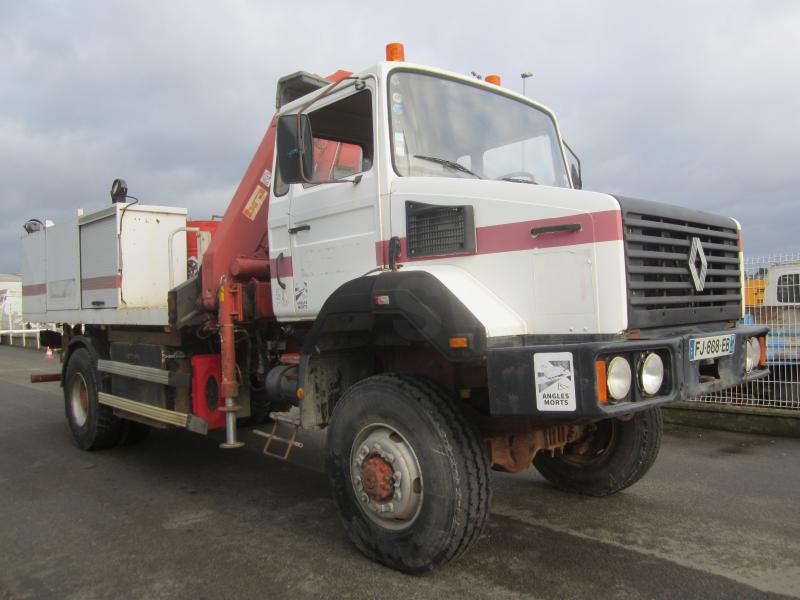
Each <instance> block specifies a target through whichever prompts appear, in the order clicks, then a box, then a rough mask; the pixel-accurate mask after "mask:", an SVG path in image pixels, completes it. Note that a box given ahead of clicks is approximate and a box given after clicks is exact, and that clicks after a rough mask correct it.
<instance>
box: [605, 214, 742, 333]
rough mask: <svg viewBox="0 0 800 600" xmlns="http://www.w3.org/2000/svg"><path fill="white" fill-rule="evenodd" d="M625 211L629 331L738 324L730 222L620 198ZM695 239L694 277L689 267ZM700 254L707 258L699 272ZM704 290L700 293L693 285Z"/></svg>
mask: <svg viewBox="0 0 800 600" xmlns="http://www.w3.org/2000/svg"><path fill="white" fill-rule="evenodd" d="M619 200H620V204H621V205H622V208H623V226H624V239H625V257H626V267H627V277H628V324H629V327H631V328H646V327H657V326H666V325H680V324H691V323H699V322H710V321H723V320H730V319H738V318H739V317H740V316H741V302H742V297H741V273H740V267H739V243H738V237H739V236H738V232H737V230H736V226H735V224H734V222H733V221H732V220H730V219H724V218H721V217H717V216H715V215H708V214H705V213H701V212H698V211H690V210H688V209H680V208H677V207H670V206H668V205H661V204H656V203H647V202H644V201H634V200H631V199H619ZM694 238H697V240H698V241H699V245H700V247H701V248H702V251H700V250H699V249H696V254H697V255H696V257H695V260H694V264H695V275H696V276H697V284H696V282H695V279H694V277H693V275H692V269H691V267H690V265H689V261H690V257H691V254H692V245H693V243H694V245H695V246H697V242H694ZM700 254H703V255H704V256H705V258H706V266H705V270H704V269H703V268H702V261H701V258H700ZM698 284H699V285H700V287H702V289H701V290H700V291H698V289H697V285H698Z"/></svg>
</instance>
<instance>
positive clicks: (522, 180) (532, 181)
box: [498, 177, 539, 185]
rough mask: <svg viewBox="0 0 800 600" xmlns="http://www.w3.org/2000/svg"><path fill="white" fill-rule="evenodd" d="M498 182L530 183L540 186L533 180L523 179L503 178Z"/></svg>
mask: <svg viewBox="0 0 800 600" xmlns="http://www.w3.org/2000/svg"><path fill="white" fill-rule="evenodd" d="M498 181H513V182H514V183H530V184H532V185H539V184H538V183H536V182H535V181H534V180H533V179H522V178H521V177H501V178H500V179H499V180H498Z"/></svg>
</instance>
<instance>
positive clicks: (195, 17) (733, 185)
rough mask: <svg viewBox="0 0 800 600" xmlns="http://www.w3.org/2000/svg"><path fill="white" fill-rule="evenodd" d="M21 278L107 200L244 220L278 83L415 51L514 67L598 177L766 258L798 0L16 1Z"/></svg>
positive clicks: (781, 187) (1, 123)
mask: <svg viewBox="0 0 800 600" xmlns="http://www.w3.org/2000/svg"><path fill="white" fill-rule="evenodd" d="M0 12H1V13H2V18H0V56H3V57H4V60H3V61H2V62H0V223H2V227H1V228H0V272H4V271H5V272H8V271H11V272H13V271H17V270H18V269H19V253H18V249H17V246H18V233H17V232H21V229H20V225H21V224H22V223H23V222H24V221H25V220H26V219H27V218H28V217H32V216H36V217H39V218H42V217H48V218H53V219H59V218H64V217H65V216H68V215H73V214H74V211H75V210H76V209H77V208H78V207H79V206H83V207H85V208H91V207H92V206H98V205H102V204H105V203H106V202H107V201H108V196H107V190H108V187H109V185H110V182H111V180H112V179H114V178H115V177H120V176H122V177H125V178H126V179H127V180H128V183H129V185H130V187H131V193H132V194H134V195H136V196H138V197H140V198H141V199H142V201H143V202H148V203H163V204H170V205H177V206H186V207H188V208H189V209H190V212H191V213H192V214H193V215H194V216H196V217H207V216H210V215H211V214H220V213H222V212H223V211H224V209H225V207H226V205H227V203H228V201H229V199H230V197H231V194H232V192H233V190H234V189H235V187H236V185H237V184H238V182H239V179H240V177H241V175H242V173H243V172H244V170H245V168H246V167H247V164H248V162H249V160H250V157H251V155H252V152H253V151H254V150H255V148H256V146H257V145H258V142H259V141H260V139H261V137H262V135H263V133H264V130H265V128H266V125H267V123H268V122H269V119H270V117H271V113H272V111H273V108H274V105H273V103H274V90H275V83H276V81H277V79H278V77H280V76H281V75H283V74H285V73H289V72H293V71H296V70H299V69H304V70H309V71H313V72H318V73H320V74H322V75H326V74H328V73H330V72H332V71H335V70H336V69H338V68H347V69H351V70H357V69H360V68H363V67H366V66H368V65H369V64H371V63H374V62H376V61H378V60H381V59H382V55H383V46H384V44H385V43H386V42H389V41H395V40H399V41H403V42H405V44H406V53H407V58H409V60H412V61H416V62H420V63H424V64H431V65H434V66H439V67H442V68H446V69H452V70H455V71H458V72H463V73H468V72H469V71H471V70H473V69H474V70H476V71H478V72H481V73H484V74H487V73H492V72H498V73H500V74H501V75H503V78H504V84H505V85H507V86H508V87H512V88H514V89H516V90H519V89H520V88H521V83H520V80H519V73H520V72H522V71H528V70H530V71H533V72H534V77H533V79H531V80H529V84H528V92H529V95H530V96H532V97H535V98H536V99H538V100H540V101H542V102H543V103H544V104H546V105H548V106H550V107H551V108H553V109H554V110H555V111H556V113H557V114H558V115H559V119H560V123H561V127H562V130H563V132H564V135H565V136H566V137H567V139H568V140H570V142H571V143H572V145H573V146H574V147H575V148H576V149H577V150H578V151H579V153H580V154H581V158H582V160H583V163H584V169H585V182H586V185H587V187H589V188H592V189H599V190H603V191H612V192H621V193H625V194H628V195H633V196H639V197H647V198H652V199H656V200H662V201H667V202H676V203H680V204H685V205H690V206H697V207H699V208H703V209H706V210H711V211H717V212H723V213H726V214H731V215H732V216H735V217H737V218H738V219H739V220H740V221H741V222H742V223H743V225H744V227H745V228H746V244H747V248H748V251H750V252H753V253H766V252H778V251H783V250H787V249H796V248H797V246H798V243H797V240H796V236H795V234H794V231H793V229H794V227H793V223H792V221H793V219H794V218H795V216H796V215H797V208H798V200H799V199H800V173H799V172H798V170H797V168H796V167H795V164H796V163H797V159H796V157H797V156H800V117H799V116H798V111H797V106H800V82H798V79H797V73H798V72H800V68H798V67H800V64H798V62H800V59H798V57H800V43H798V41H797V38H796V34H795V32H796V31H798V30H800V6H798V4H797V3H796V2H792V1H787V2H780V1H772V2H755V1H752V2H751V1H740V2H726V3H716V2H715V3H712V2H688V1H683V2H680V1H679V2H648V3H634V2H602V3H599V2H588V1H586V2H578V1H565V2H558V3H547V4H546V3H523V2H519V3H512V2H505V3H498V4H493V5H489V4H484V5H481V7H477V5H476V7H471V6H470V5H468V4H467V3H464V2H447V3H430V2H428V3H424V2H404V3H403V4H402V6H393V5H384V4H369V3H367V4H365V3H355V2H354V3H332V2H303V3H302V4H300V3H283V2H282V3H276V2H273V3H264V2H256V1H250V2H248V1H244V0H242V1H239V2H227V3H217V2H200V1H189V0H183V1H176V2H169V3H162V4H160V5H155V4H153V3H150V2H101V1H99V0H98V1H88V0H87V1H76V2H70V3H55V2H44V1H38V2H37V1H28V2H12V1H10V0H9V1H5V2H2V1H0Z"/></svg>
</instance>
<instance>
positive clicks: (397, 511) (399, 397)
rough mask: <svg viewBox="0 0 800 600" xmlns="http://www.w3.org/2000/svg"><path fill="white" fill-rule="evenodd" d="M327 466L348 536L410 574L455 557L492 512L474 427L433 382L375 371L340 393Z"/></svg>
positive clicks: (483, 459)
mask: <svg viewBox="0 0 800 600" xmlns="http://www.w3.org/2000/svg"><path fill="white" fill-rule="evenodd" d="M326 467H327V472H328V477H329V478H330V482H331V486H332V488H333V496H334V500H335V501H336V504H337V506H338V508H339V511H340V513H341V516H342V521H343V523H344V526H345V529H346V530H347V535H348V536H349V538H350V539H351V540H352V541H353V543H354V544H355V545H356V547H358V549H359V550H361V552H363V553H364V554H365V555H366V556H367V557H369V558H371V559H372V560H375V561H377V562H380V563H383V564H385V565H387V566H389V567H391V568H394V569H398V570H401V571H405V572H409V573H419V572H424V571H429V570H431V569H433V568H434V567H436V566H438V565H441V564H443V563H446V562H447V561H449V560H452V559H454V558H456V557H458V556H459V555H460V554H461V553H463V552H464V551H465V550H466V549H467V547H468V546H469V545H470V544H472V542H474V541H475V540H476V539H477V538H478V536H479V535H480V533H481V531H482V530H483V527H484V525H485V524H486V521H487V518H488V515H489V503H490V497H491V491H490V487H489V462H488V459H487V456H486V451H485V449H484V447H483V445H482V444H481V442H480V437H479V435H478V432H477V430H476V429H475V428H474V427H473V426H472V425H471V424H470V423H469V422H468V421H467V420H466V418H465V417H464V415H463V414H462V412H461V411H460V410H459V408H458V406H457V405H456V402H455V400H454V399H453V398H452V397H451V396H450V395H449V394H448V393H447V392H445V391H444V390H442V389H441V388H439V387H438V386H436V385H435V384H433V383H431V382H429V381H426V380H421V379H416V378H413V377H408V376H399V375H378V376H375V377H370V378H368V379H365V380H363V381H361V382H359V383H357V384H356V385H354V386H353V387H351V388H350V389H349V390H348V391H347V392H346V393H345V394H344V396H342V398H341V400H340V401H339V403H338V404H337V405H336V408H335V410H334V413H333V417H332V419H331V424H330V427H329V431H328V456H327V464H326Z"/></svg>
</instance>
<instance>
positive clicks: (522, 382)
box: [23, 45, 767, 572]
mask: <svg viewBox="0 0 800 600" xmlns="http://www.w3.org/2000/svg"><path fill="white" fill-rule="evenodd" d="M402 54H403V52H402V48H401V47H399V46H398V45H390V46H389V47H387V60H386V61H385V62H380V63H378V64H376V65H374V66H372V67H370V68H368V69H365V70H363V71H361V72H359V73H357V74H351V73H348V72H344V71H339V72H337V73H334V74H333V75H332V76H330V77H328V78H326V79H322V78H320V77H318V76H314V75H310V74H308V73H295V74H293V75H289V76H287V77H284V78H283V79H281V80H280V82H279V84H278V94H277V108H278V110H277V114H276V115H275V117H274V119H273V120H272V122H271V124H270V126H269V128H268V130H267V133H266V135H265V136H264V139H263V141H262V143H261V145H260V146H259V148H258V150H257V152H256V154H255V156H254V158H253V160H252V162H251V164H250V166H249V168H248V169H247V172H246V173H245V175H244V178H243V179H242V182H241V184H240V186H239V188H238V190H237V191H236V193H235V195H234V197H233V199H232V201H231V203H230V206H229V207H228V210H227V212H226V214H225V218H224V219H223V221H222V222H221V223H219V224H218V228H217V229H216V231H215V233H214V237H213V240H212V241H211V245H210V247H209V248H208V250H207V251H206V252H205V254H204V255H203V257H202V260H201V261H200V262H201V266H200V272H199V274H197V275H195V276H192V277H189V278H187V275H186V268H185V260H186V256H185V254H186V244H187V240H186V238H187V236H188V237H189V238H191V236H193V235H195V234H196V229H198V228H197V227H195V226H193V225H192V224H189V225H188V226H187V223H186V220H185V219H186V214H185V211H183V210H179V209H174V208H168V207H153V206H140V205H138V204H135V203H132V202H128V200H129V199H130V197H129V196H128V194H127V188H126V186H125V184H124V182H122V181H120V180H117V181H116V182H115V184H114V187H113V189H112V197H113V200H114V203H113V204H112V205H111V206H109V207H106V208H103V209H101V210H99V211H95V212H91V213H84V214H82V215H81V216H79V217H78V218H77V219H76V220H75V221H73V222H72V223H61V224H56V225H53V226H51V227H47V226H45V225H43V224H42V222H41V221H35V220H33V221H30V222H29V223H28V224H26V231H27V232H28V233H27V234H26V235H25V236H24V238H23V248H24V254H25V273H24V281H23V283H24V302H25V307H24V309H25V313H26V318H27V319H29V320H37V321H44V322H57V323H62V324H64V328H63V335H61V336H56V337H53V336H52V334H51V335H50V336H49V339H47V340H43V341H44V342H45V343H49V344H50V345H53V344H57V345H60V347H61V349H62V360H63V370H62V372H61V373H60V374H58V378H59V379H60V380H61V381H62V383H63V387H64V398H65V407H66V415H67V420H68V422H69V425H70V429H71V431H72V434H73V436H74V438H75V441H76V443H77V445H78V446H80V447H81V448H84V449H87V450H90V449H96V448H107V447H110V446H114V445H116V444H120V443H130V442H132V441H135V440H137V439H140V438H141V437H143V436H144V435H145V434H146V433H147V431H148V430H149V428H151V427H175V426H177V427H185V428H188V429H190V430H193V431H197V432H199V433H207V432H208V431H211V430H215V429H224V430H225V441H224V442H223V443H222V444H221V445H222V446H223V447H225V448H236V447H238V446H240V445H241V442H240V441H239V439H238V435H237V429H238V428H239V427H241V426H243V425H244V424H245V423H251V424H252V423H257V422H264V420H265V418H266V417H267V416H269V417H270V418H271V422H272V424H271V429H269V430H266V431H261V430H259V432H260V433H262V435H264V436H265V437H266V438H267V439H266V446H265V452H267V453H268V454H274V455H278V456H279V457H282V458H285V457H286V456H288V453H289V452H290V451H291V450H292V449H293V448H297V447H299V446H300V445H301V444H300V442H298V440H297V437H296V434H297V430H298V429H299V428H312V429H319V428H327V473H328V476H329V478H330V482H331V487H332V491H333V496H334V500H335V502H336V504H337V505H338V508H339V509H340V512H341V516H342V521H343V523H344V526H345V529H346V531H347V534H348V536H349V537H350V539H351V540H352V541H353V542H354V544H355V545H356V546H357V547H358V548H359V549H360V550H361V551H362V552H363V553H364V554H366V555H367V556H369V557H370V558H372V559H374V560H377V561H380V562H382V563H384V564H386V565H388V566H390V567H393V568H396V569H400V570H403V571H407V572H421V571H426V570H430V569H431V568H433V567H435V566H437V565H441V564H443V563H446V562H447V561H449V560H451V559H453V558H455V557H457V556H458V555H460V554H461V553H462V552H464V551H465V550H466V549H467V548H468V547H469V546H470V544H472V542H474V541H475V540H476V539H477V538H478V537H479V536H480V533H481V531H482V530H483V528H484V525H485V524H486V521H487V518H488V515H489V510H490V499H491V490H490V477H489V470H490V469H492V468H494V469H499V470H504V471H509V472H522V471H525V470H526V469H528V468H529V467H530V466H531V465H533V466H534V467H535V468H536V469H538V470H539V472H540V473H541V474H542V475H544V477H545V478H547V479H548V480H549V481H551V482H552V483H553V484H554V485H556V486H558V487H559V488H562V489H564V490H567V491H570V492H577V493H581V494H589V495H595V496H604V495H608V494H613V493H615V492H618V491H619V490H622V489H624V488H626V487H627V486H630V485H631V484H633V483H634V482H636V481H637V480H638V479H639V478H641V477H642V476H643V475H644V474H645V473H646V472H647V470H648V469H649V468H650V467H651V465H652V464H653V462H654V460H655V458H656V455H657V453H658V451H659V446H660V441H661V434H662V420H661V416H660V413H659V407H660V406H663V405H664V404H667V403H669V402H672V401H675V400H680V399H686V398H688V397H691V396H695V395H698V394H703V393H708V392H712V391H715V390H720V389H723V388H726V387H729V386H733V385H737V384H740V383H742V382H744V381H750V380H753V379H756V378H758V377H760V376H762V375H764V374H765V373H766V369H765V368H764V367H765V358H764V355H763V352H762V348H763V347H764V336H765V335H766V332H767V329H766V327H764V326H755V325H754V326H742V325H740V324H739V322H738V321H739V319H740V318H741V316H742V296H743V288H742V286H743V275H742V256H741V242H740V235H741V232H740V230H739V225H738V224H737V222H736V221H734V220H733V219H730V218H727V217H720V216H716V215H711V214H706V213H703V212H699V211H696V210H690V209H687V208H680V207H678V206H672V205H666V204H657V203H653V202H647V201H643V200H635V199H631V198H624V197H615V196H612V195H609V194H604V193H599V192H592V191H586V190H581V181H580V163H579V161H578V159H577V157H576V156H575V155H574V154H572V152H571V151H570V150H569V147H568V146H567V145H566V144H565V143H564V142H563V140H562V137H561V133H560V131H559V128H558V124H557V121H556V118H555V116H554V115H553V113H552V112H551V111H550V110H548V109H547V108H545V107H544V106H542V105H540V104H538V103H536V102H534V101H532V100H530V99H528V98H527V97H524V96H522V95H520V94H517V93H515V92H513V91H511V90H509V89H506V88H503V87H502V86H500V85H499V83H498V80H497V79H494V78H492V79H489V78H487V81H482V80H477V79H474V78H469V77H465V76H462V75H459V74H456V73H450V72H446V71H442V70H438V69H435V68H431V67H426V66H421V65H416V64H411V63H408V62H405V60H404V58H403V56H402ZM492 81H494V82H495V83H492ZM187 230H188V231H187ZM284 431H286V432H289V433H291V434H292V435H289V433H283V432H284ZM278 448H279V449H280V451H278V450H276V449H278Z"/></svg>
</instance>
